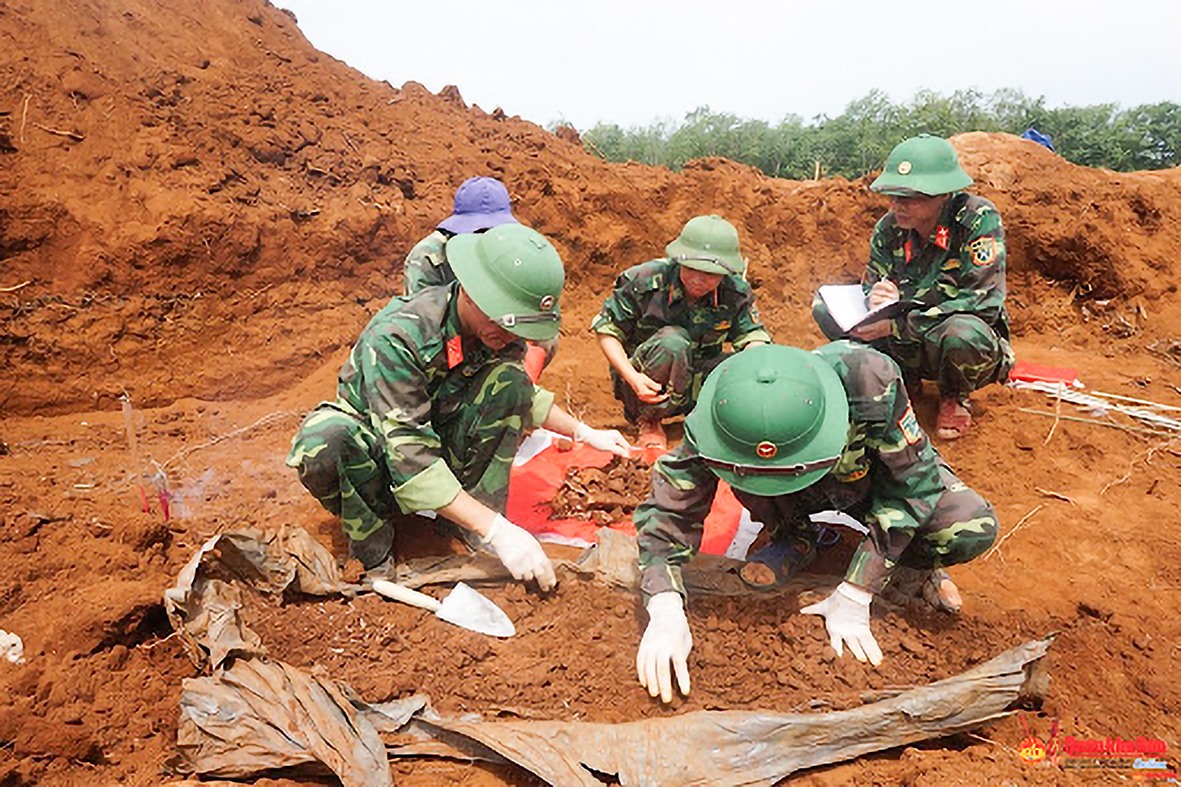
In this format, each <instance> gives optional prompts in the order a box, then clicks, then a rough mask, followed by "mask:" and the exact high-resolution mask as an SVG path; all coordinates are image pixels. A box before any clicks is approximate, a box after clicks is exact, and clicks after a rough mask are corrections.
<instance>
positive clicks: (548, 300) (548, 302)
mask: <svg viewBox="0 0 1181 787" xmlns="http://www.w3.org/2000/svg"><path fill="white" fill-rule="evenodd" d="M537 306H538V308H540V309H541V310H542V311H543V312H548V311H550V310H551V309H553V308H554V296H552V295H546V296H543V297H542V299H541V302H540V303H538V304H537Z"/></svg>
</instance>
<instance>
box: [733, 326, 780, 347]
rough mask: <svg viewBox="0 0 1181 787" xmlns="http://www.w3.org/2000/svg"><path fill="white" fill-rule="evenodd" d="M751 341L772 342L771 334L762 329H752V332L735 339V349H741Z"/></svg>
mask: <svg viewBox="0 0 1181 787" xmlns="http://www.w3.org/2000/svg"><path fill="white" fill-rule="evenodd" d="M751 342H766V343H767V344H771V343H772V342H771V334H769V333H767V332H766V331H764V330H762V329H760V330H757V331H751V332H750V333H744V334H743V335H742V336H739V337H738V338H737V339H735V340H734V349H735V350H741V349H742V348H743V347H745V346H746V345H748V344H750V343H751Z"/></svg>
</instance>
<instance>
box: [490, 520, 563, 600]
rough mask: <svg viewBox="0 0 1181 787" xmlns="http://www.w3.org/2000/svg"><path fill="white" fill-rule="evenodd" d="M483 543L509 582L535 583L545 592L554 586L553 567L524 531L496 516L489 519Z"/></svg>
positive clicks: (535, 540) (555, 580)
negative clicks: (505, 569)
mask: <svg viewBox="0 0 1181 787" xmlns="http://www.w3.org/2000/svg"><path fill="white" fill-rule="evenodd" d="M484 543H485V544H487V545H488V547H489V548H490V549H491V550H492V552H493V553H494V554H495V555H496V557H498V558H500V562H501V563H503V564H504V567H505V568H507V569H508V570H509V573H510V574H512V575H513V579H519V580H520V581H522V582H528V581H529V580H531V579H534V580H537V586H538V587H540V588H541V589H542V590H549V589H550V588H552V587H553V586H554V585H556V584H558V578H557V577H556V576H554V566H553V564H552V563H550V560H549V558H548V557H547V556H546V554H545V550H543V549H542V548H541V544H539V543H537V539H536V538H534V537H533V535H532V534H531V533H529V532H528V531H527V530H523V529H521V528H519V527H517V526H516V525H514V524H513V523H512V522H510V521H508V520H507V519H505V518H504V517H503V516H502V515H500V514H497V515H496V518H495V519H493V520H492V527H491V528H489V529H488V535H486V536H484Z"/></svg>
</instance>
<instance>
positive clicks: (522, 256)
mask: <svg viewBox="0 0 1181 787" xmlns="http://www.w3.org/2000/svg"><path fill="white" fill-rule="evenodd" d="M449 249H450V256H451V263H452V265H453V266H454V268H455V273H456V276H457V277H458V281H457V282H456V283H452V284H451V285H448V286H445V287H443V286H440V287H427V288H426V289H424V290H422V291H421V292H419V293H418V294H416V295H411V296H405V297H400V298H395V299H393V300H392V301H391V302H390V303H389V305H387V306H386V307H385V308H383V309H382V310H381V311H380V312H378V313H377V315H375V316H374V317H373V319H372V320H371V321H370V322H369V325H368V326H366V328H365V330H364V331H363V332H362V333H361V336H360V338H359V339H358V340H357V343H356V345H354V347H353V350H352V353H351V354H350V356H349V359H348V361H347V362H346V363H345V365H344V367H343V368H342V369H341V371H340V378H339V383H338V385H337V396H336V399H335V401H332V402H325V403H323V404H321V405H320V406H319V407H317V408H316V409H315V410H313V411H312V412H311V413H310V414H309V415H308V416H307V417H306V418H305V419H304V421H303V424H302V425H301V426H300V429H299V432H298V433H297V434H296V436H295V439H294V440H293V442H292V446H291V452H290V453H289V454H288V456H287V464H288V465H289V466H291V467H294V468H296V469H297V470H298V472H299V478H300V481H301V482H302V483H303V484H304V486H305V487H307V489H308V491H310V492H311V493H312V494H313V495H314V496H315V497H316V499H317V500H319V501H320V503H321V504H322V505H323V506H324V507H325V508H326V509H328V510H329V511H331V512H332V513H334V514H337V515H338V516H340V518H341V524H342V527H343V529H344V532H345V534H346V535H347V536H348V538H349V544H350V554H351V555H352V556H354V557H356V558H357V559H359V560H360V561H361V563H362V565H363V566H364V567H365V569H366V571H369V572H371V574H372V575H381V574H383V573H386V572H387V571H388V569H389V568H390V567H391V564H392V561H393V554H392V548H393V541H394V532H393V527H392V525H391V524H390V520H391V519H392V518H393V517H394V516H395V515H396V514H399V513H402V514H405V513H411V512H421V511H434V512H437V514H438V515H439V516H440V517H442V518H444V520H445V521H447V522H450V523H452V524H454V525H456V526H458V528H459V529H460V531H461V534H463V533H467V534H472V535H473V536H475V537H481V538H482V542H483V545H484V546H486V547H487V548H488V549H489V550H490V551H491V552H493V553H494V554H495V555H496V556H497V557H499V558H500V560H501V561H502V562H503V563H504V565H505V566H506V567H507V568H508V569H509V571H510V572H511V573H512V575H513V576H514V577H516V578H517V579H520V580H522V581H528V580H536V581H537V582H538V584H539V585H540V586H541V587H542V589H549V588H550V587H552V586H553V584H554V582H555V578H554V572H553V567H552V565H551V564H550V562H549V559H548V558H547V557H546V556H545V552H544V551H542V549H541V546H540V545H539V544H538V543H537V541H536V539H534V538H533V536H532V535H530V534H529V533H528V532H526V531H525V530H523V529H521V528H519V527H517V526H516V525H514V524H513V523H512V522H510V521H508V520H507V519H506V518H505V517H504V516H503V515H502V514H501V513H500V512H501V511H503V510H504V505H505V501H506V499H507V495H508V480H509V469H510V467H511V465H512V460H513V457H514V456H515V454H516V451H517V448H518V447H519V444H520V441H521V439H522V437H523V432H524V430H526V429H529V428H531V427H533V426H536V425H544V426H545V427H546V428H548V429H551V430H553V431H555V432H558V433H560V434H564V435H568V436H572V437H574V439H576V440H580V441H583V442H586V443H587V444H588V445H592V446H594V447H596V448H600V449H603V450H607V451H611V452H613V453H615V454H617V455H620V456H627V455H628V454H629V446H628V444H627V442H626V441H625V440H624V439H623V437H622V436H621V435H620V434H619V432H616V431H613V430H612V431H607V430H597V429H591V428H590V427H588V426H586V425H585V424H583V423H581V422H579V421H578V420H576V419H575V418H574V417H572V416H571V415H569V414H568V413H566V412H565V411H564V410H562V409H561V408H560V407H558V406H557V405H556V404H554V395H553V394H552V393H550V392H549V391H546V390H544V389H542V388H538V387H536V386H534V384H533V383H532V382H531V381H530V380H529V378H528V377H527V376H526V375H525V371H524V368H523V366H522V360H523V358H524V354H525V347H524V343H523V342H522V341H520V340H521V339H522V338H531V339H547V338H551V337H552V336H553V335H554V334H556V333H557V330H558V325H559V319H560V317H559V311H558V296H559V295H560V294H561V290H562V284H563V281H564V277H565V274H564V272H563V269H562V261H561V259H560V258H559V257H558V253H557V251H555V250H554V248H553V246H552V245H551V244H550V242H549V241H548V240H547V239H546V238H544V237H543V236H542V235H540V234H538V233H537V232H535V231H533V230H531V229H528V228H526V227H522V226H520V225H517V224H506V225H504V226H502V227H497V228H495V229H493V230H490V231H489V232H487V233H485V234H482V235H474V234H466V235H459V236H456V237H455V238H454V239H452V241H451V243H450V245H449Z"/></svg>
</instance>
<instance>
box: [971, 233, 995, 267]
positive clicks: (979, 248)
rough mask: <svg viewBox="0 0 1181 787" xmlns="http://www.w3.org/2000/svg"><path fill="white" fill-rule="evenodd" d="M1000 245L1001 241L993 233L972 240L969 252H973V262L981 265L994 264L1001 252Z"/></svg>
mask: <svg viewBox="0 0 1181 787" xmlns="http://www.w3.org/2000/svg"><path fill="white" fill-rule="evenodd" d="M999 246H1000V243H999V242H998V241H997V239H996V238H994V237H992V236H991V235H986V236H984V237H982V238H977V239H976V240H974V241H972V242H971V243H969V244H968V253H969V254H971V257H972V264H974V265H977V266H979V267H985V266H987V265H992V264H993V263H994V262H996V258H997V256H998V255H999V253H1000V249H999Z"/></svg>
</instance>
